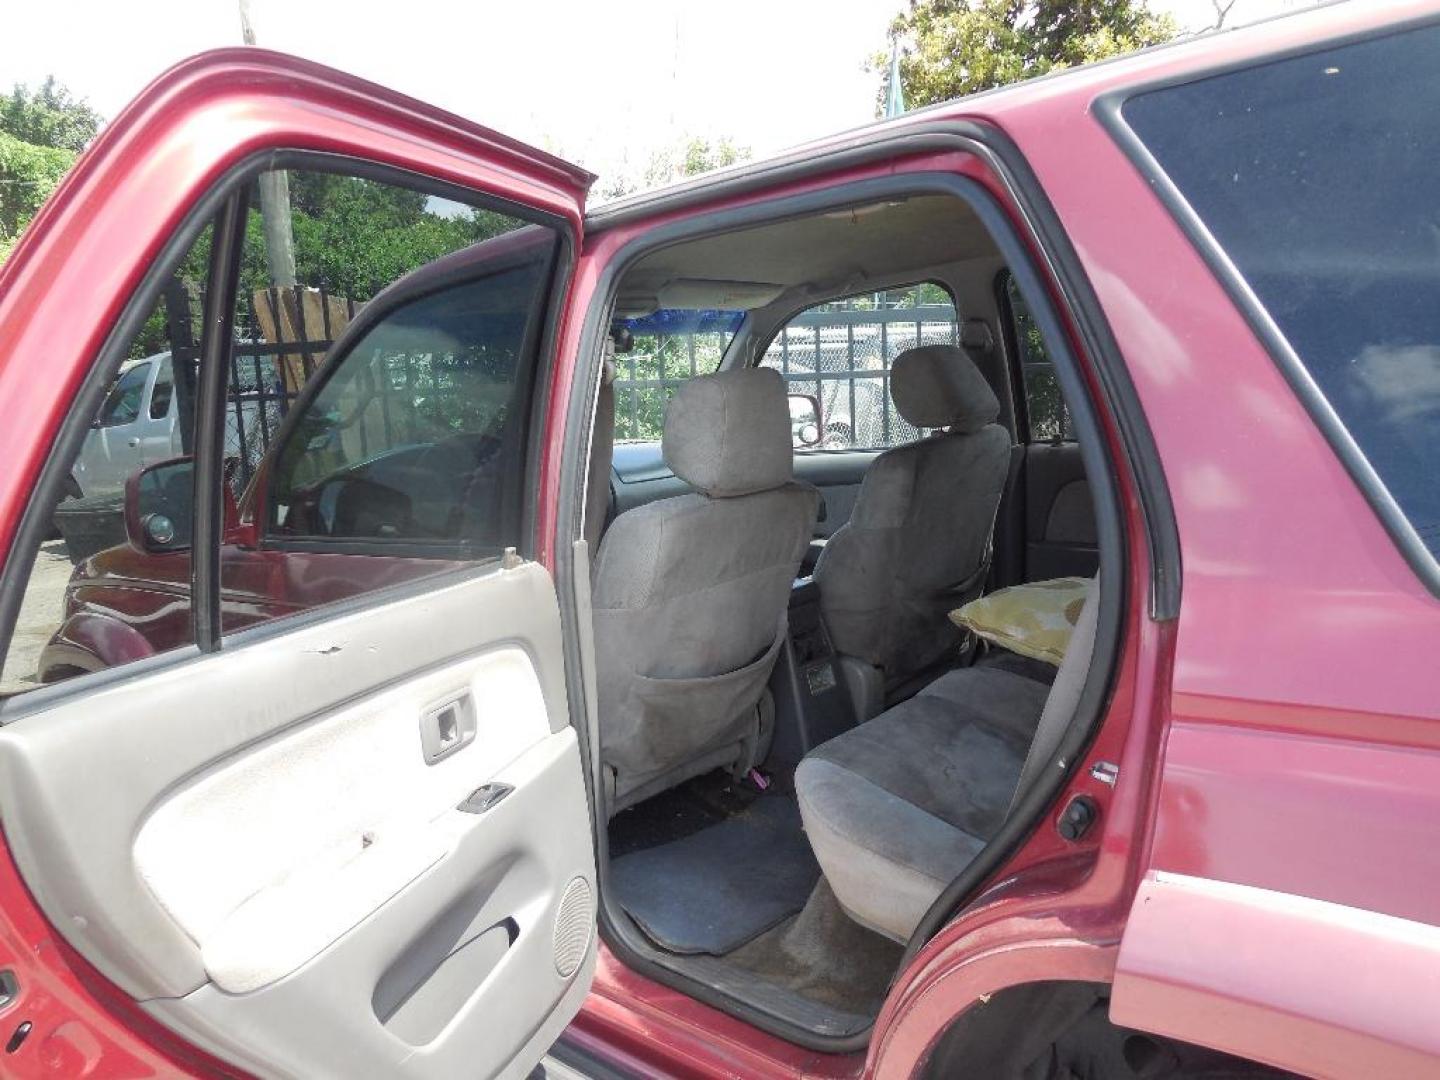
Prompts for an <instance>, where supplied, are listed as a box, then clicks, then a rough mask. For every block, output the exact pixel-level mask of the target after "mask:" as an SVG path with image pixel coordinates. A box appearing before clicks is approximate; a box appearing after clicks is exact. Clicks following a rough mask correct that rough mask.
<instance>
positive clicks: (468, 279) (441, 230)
mask: <svg viewBox="0 0 1440 1080" xmlns="http://www.w3.org/2000/svg"><path fill="white" fill-rule="evenodd" d="M245 195H246V203H247V207H248V209H247V215H248V216H247V221H246V228H245V242H244V244H243V246H242V251H241V257H240V266H239V277H238V281H237V282H236V305H237V307H236V310H235V312H234V322H233V326H234V330H233V339H232V340H231V341H230V342H229V343H228V345H227V349H226V350H225V351H224V352H223V353H222V357H221V362H223V363H224V364H225V366H226V372H225V377H224V383H225V391H224V397H223V401H222V402H221V403H220V404H221V407H222V408H223V411H224V430H223V434H222V436H221V437H222V439H223V448H224V460H225V471H224V478H223V481H224V482H226V483H227V484H228V487H227V489H226V490H225V491H224V492H222V496H223V497H222V503H223V505H224V512H225V529H224V536H223V540H222V546H221V550H220V564H221V571H220V577H221V582H220V583H221V593H222V596H221V600H220V603H221V612H220V616H221V625H222V630H224V631H225V632H229V631H232V630H235V629H238V628H240V627H243V626H246V625H250V624H253V623H256V622H260V621H264V620H267V619H272V618H275V617H278V616H281V615H285V614H289V613H292V612H296V611H301V610H304V609H306V608H310V607H315V606H317V605H321V604H326V603H330V602H333V601H336V600H341V599H345V598H347V597H353V596H356V595H359V594H363V593H366V592H369V591H372V590H374V589H378V588H381V587H383V586H386V585H390V584H394V583H398V582H403V581H406V580H411V579H414V578H417V577H420V576H422V575H425V574H431V573H435V572H437V571H440V570H444V569H447V568H452V567H455V566H458V565H462V564H463V563H464V561H466V560H473V559H477V558H483V557H486V556H489V555H492V554H498V553H499V551H500V550H502V549H503V547H505V546H511V545H513V546H516V547H521V548H523V547H525V546H526V542H525V537H524V536H523V535H522V531H521V528H522V527H521V522H522V518H523V510H524V507H525V505H526V500H525V498H524V494H523V492H524V485H525V479H526V475H527V466H526V454H527V439H528V434H529V433H528V419H529V416H530V412H531V408H530V406H531V397H532V393H533V383H534V376H535V370H536V357H537V354H538V349H539V342H540V339H541V333H540V331H541V328H542V324H543V317H542V313H543V310H544V307H545V302H546V299H547V297H548V295H549V288H550V273H551V269H552V267H553V265H554V258H555V252H556V250H557V244H558V241H557V238H556V234H555V233H554V231H553V230H551V229H547V228H543V227H540V226H533V225H530V224H528V223H527V222H526V221H525V220H523V219H521V218H519V217H516V216H512V215H509V214H505V213H500V212H498V211H495V210H491V209H488V208H485V207H481V206H476V205H470V204H468V203H464V202H460V201H457V200H454V199H451V198H445V197H441V196H438V195H435V194H433V193H427V192H424V191H419V190H415V189H412V188H410V187H406V186H402V185H397V184H393V183H386V182H382V181H379V180H374V179H369V178H361V177H355V176H346V175H340V174H334V173H321V172H305V171H287V172H270V173H265V174H262V175H261V177H260V178H259V179H258V180H257V181H255V182H253V183H251V184H250V185H248V189H247V190H246V193H245ZM211 232H212V229H211V228H210V227H207V228H206V229H205V230H204V231H203V232H202V233H201V235H200V237H199V238H198V239H197V241H196V242H195V244H194V245H193V247H192V249H191V250H190V251H189V252H188V253H187V254H186V255H185V256H184V257H183V258H182V259H181V260H179V263H178V264H177V266H176V267H175V268H174V270H173V272H172V274H171V275H170V276H169V278H168V279H167V281H166V284H165V285H164V286H163V288H162V289H161V296H160V298H159V299H158V300H157V301H155V302H154V305H153V308H152V311H151V313H150V315H149V317H148V318H147V319H146V320H145V321H144V323H143V325H142V326H141V329H140V330H139V332H138V333H137V334H136V336H135V338H134V340H133V341H132V342H130V344H129V346H128V348H127V349H126V350H125V354H126V355H127V356H128V357H129V358H130V359H131V360H132V361H134V360H148V361H150V362H149V363H140V364H136V365H134V366H133V367H129V368H127V369H126V370H125V372H124V373H122V374H121V375H120V376H119V377H118V378H117V380H116V382H115V384H114V385H113V387H112V389H111V390H110V392H109V393H108V394H107V395H106V397H105V400H104V402H103V404H102V406H101V408H100V409H99V410H98V412H97V414H96V421H95V424H94V425H93V426H90V427H88V429H87V434H86V437H85V441H84V444H83V446H82V447H81V449H80V451H79V453H78V454H77V455H76V457H75V460H74V461H73V462H71V463H70V469H69V471H68V474H67V479H66V485H65V487H66V490H65V499H64V501H62V502H61V503H60V505H59V506H57V507H56V509H55V511H54V515H53V517H54V537H53V538H52V539H50V540H48V541H46V542H45V543H44V544H42V545H41V548H40V551H39V553H38V555H37V558H36V561H35V563H34V565H33V568H32V572H31V574H30V578H29V583H28V585H27V588H26V592H25V597H24V602H23V605H22V610H21V614H20V620H19V625H18V627H17V631H16V633H15V635H14V637H13V639H12V641H11V644H10V646H9V648H8V651H7V654H6V655H5V657H4V666H3V669H0V693H13V692H20V691H23V690H25V689H29V688H32V687H34V686H36V685H38V684H40V683H42V682H53V681H56V680H59V679H64V678H68V677H71V676H74V675H77V674H82V673H84V672H88V671H96V670H102V669H104V668H107V667H113V666H115V665H118V664H122V663H127V662H129V661H131V660H135V659H139V658H142V657H145V656H150V655H154V654H157V653H163V652H165V651H167V650H171V649H175V648H177V647H180V646H183V645H188V644H192V643H193V642H194V641H195V632H194V627H195V625H196V616H197V614H200V613H197V612H195V611H194V610H193V609H194V604H193V597H192V571H191V564H192V560H191V552H190V544H191V539H192V537H193V536H194V535H195V534H196V533H195V530H194V528H193V514H194V506H195V498H194V494H195V484H196V483H197V480H196V477H195V475H194V467H193V461H192V459H191V457H190V455H191V454H193V451H194V445H195V441H196V427H195V424H196V420H195V418H196V414H197V405H198V402H197V396H196V392H197V388H198V386H199V385H200V378H199V368H200V365H201V362H202V356H203V354H204V344H205V342H204V330H205V320H204V319H203V318H202V311H203V308H204V303H205V296H206V294H207V292H208V289H209V283H208V273H209V263H210V248H211ZM476 245H479V246H476ZM466 248H474V256H473V258H472V259H471V261H470V262H469V263H468V264H467V268H466V269H465V270H464V271H463V272H456V271H454V270H453V268H452V269H451V272H450V273H449V276H442V277H439V278H432V279H430V280H433V281H434V282H435V284H434V285H431V286H424V287H420V288H417V291H416V292H415V293H414V294H413V295H411V294H408V293H403V294H402V293H399V292H397V295H404V296H406V297H407V298H406V299H403V300H395V301H391V300H377V296H378V295H379V294H380V293H381V292H383V291H384V290H386V289H387V288H388V287H389V286H391V285H392V284H394V283H395V282H396V281H397V280H398V279H402V278H404V277H405V276H406V275H407V274H409V273H411V272H412V271H415V270H417V269H419V268H420V267H423V266H425V265H426V264H429V263H432V262H434V261H435V260H437V259H439V258H441V257H443V256H446V255H450V254H453V253H455V252H458V251H461V250H462V249H466ZM440 273H442V274H443V273H444V271H440ZM402 288H403V287H402ZM372 305H373V310H372ZM367 320H370V321H369V322H367ZM352 322H354V323H356V327H355V332H354V333H352V334H351V335H350V339H352V341H353V344H351V345H344V344H342V345H341V348H340V349H339V350H336V349H335V346H336V344H337V342H342V341H343V340H344V339H345V335H346V328H347V327H348V326H349V325H350V324H351V323H352ZM332 351H334V352H335V356H334V357H333V358H332V356H331V353H332ZM342 352H343V354H344V355H343V356H342V355H340V354H341V353H342ZM332 360H333V362H332ZM155 363H163V364H164V367H163V368H162V369H161V370H160V371H159V372H157V373H156V379H155V383H154V387H153V395H152V398H151V400H150V402H149V403H148V405H147V403H146V402H145V400H144V388H145V384H146V382H147V381H148V377H149V375H150V373H151V372H152V371H153V369H154V364H155ZM172 412H173V414H174V415H175V416H176V418H177V419H176V422H175V429H174V431H173V433H171V442H170V445H169V446H157V445H155V439H154V438H145V437H142V435H143V433H141V432H138V431H137V432H133V433H132V432H130V431H127V430H126V429H124V428H121V427H118V426H117V425H119V424H123V423H127V422H129V421H133V420H135V419H137V418H139V417H140V416H141V415H142V414H143V415H146V416H149V417H153V418H155V419H161V418H163V417H165V416H169V415H171V414H172ZM286 432H289V433H291V434H290V435H289V436H287V435H286V434H285V433H286ZM150 434H151V435H154V434H155V433H154V432H151V433H150ZM287 439H288V441H287ZM147 451H149V452H151V454H152V456H151V458H150V459H149V460H150V461H151V464H149V465H147V466H143V467H142V461H144V460H146V459H145V458H143V457H142V454H144V453H146V452H147ZM156 455H163V458H164V460H161V461H158V462H157V461H155V460H154V457H155V456H156ZM211 482H214V483H217V484H219V483H221V482H222V480H221V478H219V477H216V478H214V479H213V480H212V481H211ZM271 508H273V509H274V511H275V514H274V515H273V516H272V515H270V513H269V511H270V509H271ZM205 617H206V618H208V617H209V616H208V615H206V616H205Z"/></svg>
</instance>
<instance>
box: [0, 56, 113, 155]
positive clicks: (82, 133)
mask: <svg viewBox="0 0 1440 1080" xmlns="http://www.w3.org/2000/svg"><path fill="white" fill-rule="evenodd" d="M100 123H101V120H100V114H99V113H97V112H96V111H95V110H94V109H92V108H91V107H90V106H89V105H88V104H87V103H86V102H84V101H82V100H78V99H77V98H76V97H75V95H74V94H72V93H71V92H70V91H69V90H68V89H67V88H66V87H65V86H63V85H62V84H61V83H58V82H56V81H55V76H53V75H51V76H50V77H48V78H47V79H46V80H45V82H44V83H43V84H41V86H40V88H39V89H38V90H33V91H32V90H31V89H30V88H29V87H27V86H25V85H24V84H22V83H16V84H15V85H14V88H13V89H12V90H11V91H10V96H9V97H6V98H0V132H4V133H5V134H7V135H13V136H14V137H15V138H17V139H19V140H20V141H21V142H27V143H31V144H32V145H34V146H53V147H55V148H56V149H59V150H69V151H71V152H73V153H76V154H78V153H79V152H80V151H81V150H84V149H85V147H87V146H89V145H90V140H91V139H93V138H95V133H96V132H97V131H99V130H100Z"/></svg>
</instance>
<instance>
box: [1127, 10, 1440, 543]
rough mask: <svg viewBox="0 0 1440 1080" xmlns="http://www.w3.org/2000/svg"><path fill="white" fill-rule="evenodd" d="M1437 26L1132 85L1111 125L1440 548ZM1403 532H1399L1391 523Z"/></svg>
mask: <svg viewBox="0 0 1440 1080" xmlns="http://www.w3.org/2000/svg"><path fill="white" fill-rule="evenodd" d="M1436 56H1440V28H1437V27H1434V26H1430V27H1425V28H1421V29H1416V30H1409V31H1405V32H1401V33H1395V34H1390V35H1388V36H1385V37H1379V38H1372V39H1369V40H1365V41H1361V42H1356V43H1351V44H1345V45H1341V46H1337V47H1335V48H1331V49H1328V50H1325V51H1323V52H1314V53H1308V54H1305V55H1303V56H1296V57H1291V58H1287V59H1283V60H1279V61H1275V62H1272V63H1268V64H1264V65H1261V66H1257V67H1252V68H1248V69H1245V70H1240V71H1233V72H1229V73H1226V74H1222V75H1217V76H1213V77H1210V78H1205V79H1201V80H1199V81H1196V82H1190V83H1185V84H1182V85H1177V86H1171V87H1167V88H1163V89H1158V90H1153V91H1149V92H1145V93H1142V94H1139V95H1137V96H1134V97H1132V98H1130V99H1129V100H1128V101H1126V102H1125V103H1124V105H1123V106H1122V108H1121V115H1122V117H1123V119H1124V122H1125V124H1126V125H1127V126H1128V127H1129V128H1130V130H1131V131H1132V132H1133V133H1134V134H1135V136H1136V137H1137V138H1138V139H1139V141H1140V143H1142V144H1143V146H1144V147H1145V149H1146V150H1148V151H1149V153H1150V155H1152V156H1153V158H1154V161H1155V163H1156V164H1158V166H1159V168H1160V169H1161V170H1162V171H1163V172H1164V173H1165V174H1166V175H1167V176H1168V177H1169V178H1170V180H1171V181H1172V182H1173V184H1174V185H1175V187H1176V188H1177V189H1178V191H1179V194H1180V195H1181V196H1182V198H1183V199H1184V201H1185V202H1186V203H1188V204H1189V207H1190V209H1191V210H1193V212H1194V214H1195V216H1196V217H1197V218H1198V219H1199V221H1200V223H1201V224H1203V226H1204V229H1205V230H1206V231H1208V232H1209V233H1210V235H1211V237H1213V239H1214V241H1215V243H1216V244H1217V245H1218V247H1219V248H1220V249H1221V250H1222V251H1223V252H1224V255H1225V256H1226V257H1227V258H1228V259H1229V261H1230V262H1231V263H1232V264H1233V266H1234V268H1235V270H1236V271H1237V272H1238V273H1239V275H1240V276H1241V277H1242V278H1243V279H1244V281H1245V283H1246V284H1247V285H1248V286H1249V287H1250V289H1251V291H1252V292H1253V293H1254V296H1255V298H1256V299H1257V300H1258V302H1259V304H1260V305H1261V306H1262V307H1263V308H1264V310H1265V312H1266V313H1268V315H1269V316H1270V319H1271V320H1273V322H1274V324H1275V326H1276V328H1277V329H1278V330H1279V332H1280V334H1281V335H1282V336H1283V337H1284V339H1285V341H1286V343H1288V345H1289V347H1290V349H1291V350H1293V352H1294V355H1295V357H1296V358H1297V359H1298V361H1299V364H1300V365H1301V366H1302V367H1303V370H1304V373H1305V374H1306V375H1307V376H1308V378H1309V380H1311V381H1312V382H1313V385H1314V387H1315V388H1316V389H1318V391H1319V393H1320V395H1321V396H1323V398H1324V400H1325V401H1326V402H1328V404H1329V406H1330V408H1331V409H1333V411H1334V413H1335V414H1336V416H1337V417H1338V419H1339V420H1340V422H1341V424H1342V425H1343V426H1344V428H1345V429H1346V430H1347V431H1348V433H1349V435H1350V436H1351V438H1352V439H1353V440H1354V442H1355V443H1356V445H1357V446H1358V448H1359V450H1360V452H1361V453H1362V454H1363V455H1364V457H1365V459H1366V460H1367V461H1368V462H1369V464H1370V466H1371V467H1372V468H1373V469H1374V471H1375V473H1377V474H1378V476H1379V478H1380V480H1381V481H1382V483H1383V484H1384V486H1385V488H1386V489H1388V492H1389V495H1390V497H1391V498H1392V499H1393V500H1394V502H1395V504H1396V505H1397V506H1398V508H1399V510H1400V512H1401V514H1402V515H1403V517H1404V519H1405V520H1406V521H1408V523H1409V525H1410V527H1411V528H1413V530H1414V532H1415V534H1416V535H1417V536H1418V538H1419V541H1420V543H1421V544H1422V545H1423V547H1424V548H1425V549H1427V550H1428V551H1429V553H1430V556H1431V559H1432V562H1433V560H1434V559H1435V558H1436V557H1437V556H1440V482H1437V473H1440V79H1437V78H1436V75H1435V57H1436ZM1400 527H1401V528H1402V529H1403V525H1402V526H1400Z"/></svg>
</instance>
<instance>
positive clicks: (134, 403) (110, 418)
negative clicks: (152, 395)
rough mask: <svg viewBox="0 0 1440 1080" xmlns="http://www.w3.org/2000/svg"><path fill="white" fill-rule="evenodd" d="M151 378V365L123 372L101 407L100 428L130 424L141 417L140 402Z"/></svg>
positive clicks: (142, 365) (135, 367) (139, 365)
mask: <svg viewBox="0 0 1440 1080" xmlns="http://www.w3.org/2000/svg"><path fill="white" fill-rule="evenodd" d="M149 377H150V365H149V364H136V365H135V366H134V367H132V368H129V369H128V370H126V371H123V372H121V374H120V378H118V379H116V380H115V385H114V386H112V387H111V388H110V393H109V394H107V395H106V396H105V404H103V405H101V406H100V417H99V426H100V427H115V426H116V425H117V424H128V423H130V422H131V421H132V420H134V419H135V418H136V417H137V416H139V415H140V402H141V401H142V400H143V399H144V397H145V381H146V380H147V379H148V378H149Z"/></svg>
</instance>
